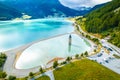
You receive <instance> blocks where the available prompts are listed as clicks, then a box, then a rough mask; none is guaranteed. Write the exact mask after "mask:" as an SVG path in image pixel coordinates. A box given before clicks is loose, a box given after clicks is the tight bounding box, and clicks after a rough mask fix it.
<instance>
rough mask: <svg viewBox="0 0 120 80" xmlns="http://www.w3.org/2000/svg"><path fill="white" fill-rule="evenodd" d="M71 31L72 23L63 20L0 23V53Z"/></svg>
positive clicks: (50, 19)
mask: <svg viewBox="0 0 120 80" xmlns="http://www.w3.org/2000/svg"><path fill="white" fill-rule="evenodd" d="M73 30H74V28H73V27H72V22H70V21H68V20H66V19H63V18H49V19H35V20H21V21H1V22H0V52H2V51H6V50H9V49H13V48H16V47H19V46H22V45H25V44H28V43H30V42H33V41H36V40H41V39H46V38H50V37H53V36H56V35H60V34H65V33H70V32H72V31H73Z"/></svg>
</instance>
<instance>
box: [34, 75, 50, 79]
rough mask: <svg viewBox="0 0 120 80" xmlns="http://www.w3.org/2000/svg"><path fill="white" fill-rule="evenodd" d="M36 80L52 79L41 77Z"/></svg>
mask: <svg viewBox="0 0 120 80" xmlns="http://www.w3.org/2000/svg"><path fill="white" fill-rule="evenodd" d="M36 80H50V78H49V77H48V76H42V77H39V78H38V79H36Z"/></svg>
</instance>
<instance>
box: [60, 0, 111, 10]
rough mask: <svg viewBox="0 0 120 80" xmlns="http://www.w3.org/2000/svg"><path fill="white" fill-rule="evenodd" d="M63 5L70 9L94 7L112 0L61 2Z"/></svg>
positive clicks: (72, 0)
mask: <svg viewBox="0 0 120 80" xmlns="http://www.w3.org/2000/svg"><path fill="white" fill-rule="evenodd" d="M59 1H60V2H61V4H63V5H64V6H67V7H70V8H76V7H94V6H95V5H98V4H102V3H106V2H109V1H112V0H59Z"/></svg>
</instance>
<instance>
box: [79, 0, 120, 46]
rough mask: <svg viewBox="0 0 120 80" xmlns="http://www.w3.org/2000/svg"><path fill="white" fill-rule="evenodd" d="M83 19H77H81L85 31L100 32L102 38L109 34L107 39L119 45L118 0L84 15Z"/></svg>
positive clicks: (119, 3) (119, 5)
mask: <svg viewBox="0 0 120 80" xmlns="http://www.w3.org/2000/svg"><path fill="white" fill-rule="evenodd" d="M84 19H85V20H81V19H78V21H79V22H80V21H82V23H83V24H84V29H85V30H86V31H88V32H90V33H95V34H96V33H98V34H101V35H102V38H104V37H107V36H110V39H109V40H108V41H109V42H111V43H112V44H114V45H116V46H118V47H120V42H119V41H120V0H113V1H111V2H109V3H107V4H106V5H105V6H103V7H101V8H99V9H96V10H94V11H92V12H90V13H89V14H87V15H86V16H84ZM82 26H83V25H82Z"/></svg>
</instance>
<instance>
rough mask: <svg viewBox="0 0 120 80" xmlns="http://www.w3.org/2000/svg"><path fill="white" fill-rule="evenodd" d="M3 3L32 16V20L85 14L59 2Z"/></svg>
mask: <svg viewBox="0 0 120 80" xmlns="http://www.w3.org/2000/svg"><path fill="white" fill-rule="evenodd" d="M2 2H3V3H4V4H5V5H8V6H10V7H14V8H16V9H17V10H20V11H21V13H25V14H27V15H30V16H32V18H43V17H48V16H77V15H82V14H83V13H82V12H80V11H77V10H74V9H70V8H68V7H65V6H63V5H62V4H61V3H60V2H59V1H58V0H50V1H48V0H23V1H21V0H8V1H7V0H5V1H2Z"/></svg>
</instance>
